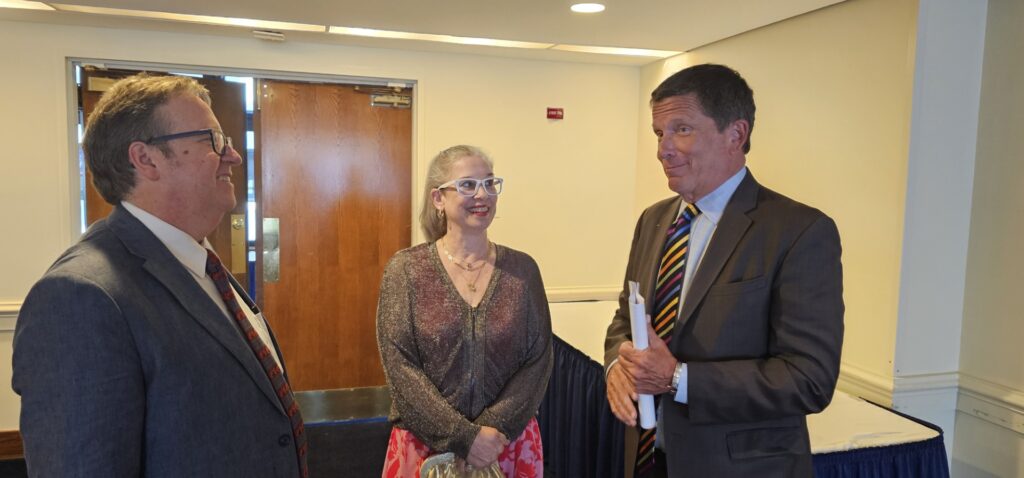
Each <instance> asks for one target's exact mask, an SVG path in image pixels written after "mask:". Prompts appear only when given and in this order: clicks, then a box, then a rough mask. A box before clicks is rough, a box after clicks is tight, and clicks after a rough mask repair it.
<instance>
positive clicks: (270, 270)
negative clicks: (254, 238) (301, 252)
mask: <svg viewBox="0 0 1024 478" xmlns="http://www.w3.org/2000/svg"><path fill="white" fill-rule="evenodd" d="M280 227H281V224H280V220H278V218H276V217H265V218H263V282H277V281H278V280H280V279H281V229H280Z"/></svg>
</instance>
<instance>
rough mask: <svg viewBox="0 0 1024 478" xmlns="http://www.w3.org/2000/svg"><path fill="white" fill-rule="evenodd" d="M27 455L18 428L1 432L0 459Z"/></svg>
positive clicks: (11, 458) (13, 458)
mask: <svg viewBox="0 0 1024 478" xmlns="http://www.w3.org/2000/svg"><path fill="white" fill-rule="evenodd" d="M24 457H25V449H24V448H23V447H22V445H21V433H20V432H19V431H18V430H9V431H2V432H0V460H17V459H21V458H24Z"/></svg>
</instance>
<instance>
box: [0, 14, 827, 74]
mask: <svg viewBox="0 0 1024 478" xmlns="http://www.w3.org/2000/svg"><path fill="white" fill-rule="evenodd" d="M61 1H62V2H67V3H68V4H74V5H82V6H91V7H105V8H116V9H127V10H145V11H154V12H167V13H183V14H193V15H208V16H217V17H234V18H248V19H258V20H274V21H282V22H295V23H304V24H313V25H324V26H343V27H358V28H372V29H378V30H391V31H405V32H414V33H430V34H443V35H455V36H462V37H477V38H492V39H501V40H517V41H527V42H540V43H551V44H559V45H586V46H604V47H624V48H639V49H652V50H668V51H675V52H685V51H688V50H691V49H694V48H696V47H699V46H702V45H706V44H709V43H713V42H715V41H718V40H722V39H724V38H728V37H731V36H733V35H737V34H739V33H743V32H746V31H750V30H753V29H756V28H759V27H762V26H765V25H769V24H772V23H775V22H778V21H781V20H785V19H787V18H791V17H794V16H797V15H801V14H804V13H807V12H810V11H813V10H817V9H819V8H822V7H826V6H829V5H832V4H836V3H840V2H841V1H843V0H605V1H604V2H603V3H604V4H605V5H606V6H607V9H606V10H605V11H604V12H602V13H597V14H580V13H573V12H571V11H570V10H569V5H571V4H572V3H575V2H573V1H569V0H506V1H504V2H502V1H498V0H374V1H357V0H293V1H280V0H219V1H209V0H177V1H174V2H170V1H166V0H141V1H140V0H134V1H133V0H61ZM591 1H593V0H591ZM0 19H8V20H20V21H41V22H49V23H65V24H84V25H97V26H116V27H127V28H142V29H153V30H164V31H166V30H171V31H200V32H205V33H214V34H221V35H236V36H251V35H252V33H251V30H252V28H245V27H237V26H214V25H197V24H188V23H183V22H176V21H168V20H150V19H140V18H126V17H121V16H117V15H97V14H87V13H73V12H61V11H56V12H55V11H35V10H15V9H7V8H0ZM284 34H285V37H286V38H287V40H289V41H315V42H330V43H341V44H347V45H356V46H370V47H383V48H400V49H410V50H428V51H456V52H472V53H480V54H487V55H500V56H519V57H530V58H542V59H559V60H568V61H573V60H576V61H585V62H602V63H620V64H645V63H648V62H651V61H655V60H657V59H658V58H657V57H650V56H647V57H630V56H619V55H598V54H592V53H591V54H587V53H573V52H558V51H552V50H524V49H519V48H503V47H488V46H475V45H456V44H449V43H436V42H427V41H419V40H396V39H382V38H366V37H355V36H348V35H332V34H328V33H321V32H317V33H311V32H292V31H285V32H284Z"/></svg>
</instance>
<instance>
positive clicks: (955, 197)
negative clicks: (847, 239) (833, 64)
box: [892, 0, 986, 456]
mask: <svg viewBox="0 0 1024 478" xmlns="http://www.w3.org/2000/svg"><path fill="white" fill-rule="evenodd" d="M920 5H921V6H920V9H919V10H920V11H919V14H918V32H917V54H916V62H915V71H914V100H913V101H914V104H913V112H912V113H911V130H910V151H909V156H908V161H909V167H908V171H909V172H908V174H907V179H908V180H907V200H906V214H905V216H906V221H905V222H904V225H903V228H904V229H903V234H904V240H903V255H902V258H901V264H900V287H899V292H900V307H899V322H898V325H897V334H896V356H895V364H894V365H895V380H894V383H893V385H894V387H893V397H892V400H893V408H895V409H897V410H899V411H901V412H904V413H907V414H910V415H913V416H916V417H919V418H922V419H924V420H927V421H929V422H931V423H934V424H936V425H938V426H940V427H942V428H943V430H944V431H945V432H946V451H947V456H951V455H952V444H953V443H952V442H953V440H952V438H953V437H954V432H955V415H956V402H957V385H958V380H957V379H958V376H957V370H958V369H959V351H960V330H961V323H962V322H963V304H964V284H965V274H966V266H967V257H966V255H965V254H964V252H963V251H965V250H966V249H967V241H968V229H969V225H970V211H971V206H970V205H971V191H972V187H973V177H974V163H975V154H974V149H975V148H974V145H975V144H976V142H977V131H978V101H979V97H980V91H981V58H982V55H983V50H984V40H985V12H986V4H985V2H980V1H971V2H963V1H960V0H922V1H921V2H920ZM952 123H955V124H956V125H957V127H956V128H950V127H949V125H950V124H952Z"/></svg>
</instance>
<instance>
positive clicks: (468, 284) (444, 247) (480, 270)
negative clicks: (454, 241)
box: [441, 238, 494, 294]
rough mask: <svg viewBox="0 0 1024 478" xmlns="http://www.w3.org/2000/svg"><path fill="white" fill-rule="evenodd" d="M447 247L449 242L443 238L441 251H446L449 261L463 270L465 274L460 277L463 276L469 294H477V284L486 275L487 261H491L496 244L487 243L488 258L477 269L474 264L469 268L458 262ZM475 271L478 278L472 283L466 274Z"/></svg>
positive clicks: (462, 273)
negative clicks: (492, 250) (492, 249)
mask: <svg viewBox="0 0 1024 478" xmlns="http://www.w3.org/2000/svg"><path fill="white" fill-rule="evenodd" d="M447 245H448V242H447V240H446V239H444V238H442V239H441V250H443V251H444V255H446V256H448V261H450V262H451V263H452V264H455V265H456V266H458V268H459V269H462V271H463V272H461V273H460V274H459V275H461V276H462V280H464V281H465V282H466V288H468V289H469V292H470V293H471V294H476V283H477V281H479V280H480V276H481V275H483V273H484V266H486V265H487V261H488V260H490V258H491V248H492V247H494V243H493V242H490V241H487V256H486V257H484V260H483V262H481V263H480V265H479V266H477V267H473V266H472V264H470V265H468V266H463V265H462V264H460V263H459V261H458V260H456V259H455V258H454V257H452V255H451V253H449V252H448V247H447ZM474 270H476V277H474V278H473V280H472V282H471V281H470V280H469V277H467V274H466V273H467V272H473V271H474Z"/></svg>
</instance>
